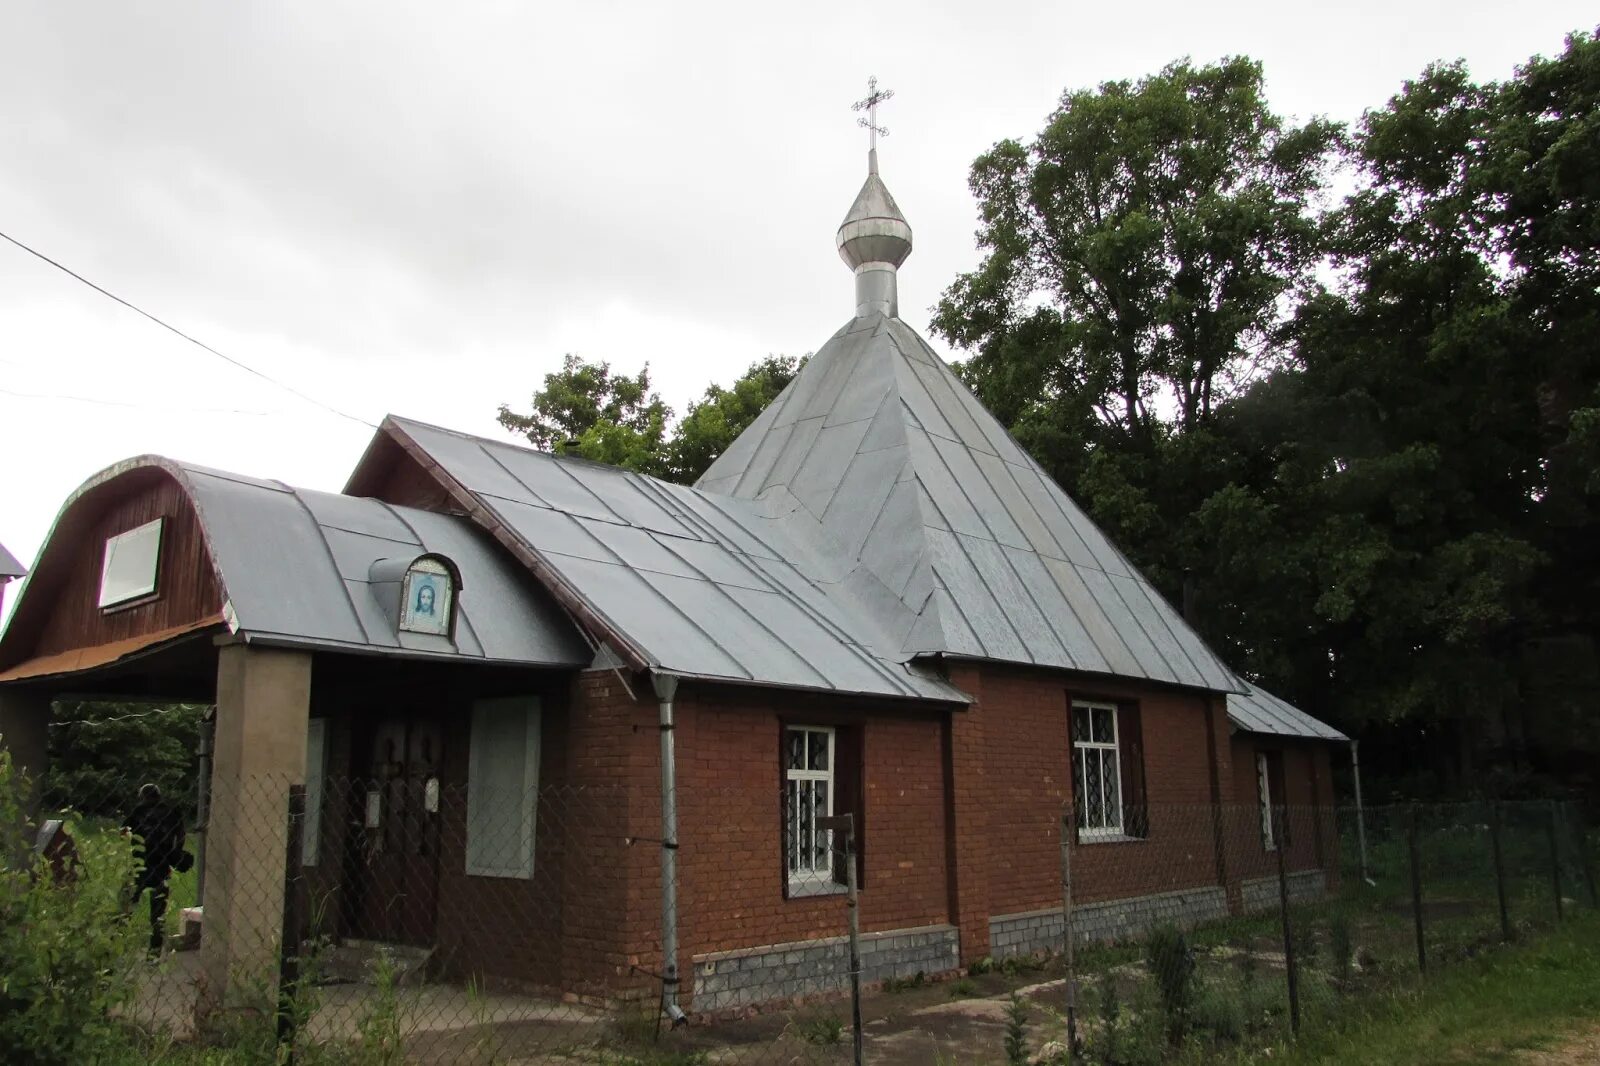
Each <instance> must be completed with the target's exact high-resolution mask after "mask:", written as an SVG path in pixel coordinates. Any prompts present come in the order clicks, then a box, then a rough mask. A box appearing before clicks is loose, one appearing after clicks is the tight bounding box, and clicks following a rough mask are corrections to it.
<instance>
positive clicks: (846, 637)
mask: <svg viewBox="0 0 1600 1066" xmlns="http://www.w3.org/2000/svg"><path fill="white" fill-rule="evenodd" d="M706 502H707V503H708V504H710V505H711V506H712V507H714V508H715V509H716V510H717V512H718V513H720V514H721V515H723V517H725V518H726V519H728V521H730V522H732V523H733V524H735V525H737V526H738V527H739V528H741V529H743V530H744V531H745V533H746V534H748V535H750V536H755V534H754V532H753V531H752V530H750V529H749V528H748V527H747V526H745V524H744V523H743V522H741V521H740V520H739V518H738V517H737V516H736V515H734V514H732V513H730V512H729V511H728V509H727V508H725V507H723V506H722V504H721V501H719V500H715V499H710V498H707V500H706ZM757 539H759V538H757ZM780 562H781V563H782V565H784V566H787V567H788V568H789V569H790V570H793V571H794V573H795V575H796V576H797V577H798V578H800V580H801V581H803V582H805V583H806V584H808V585H811V586H812V587H813V588H816V585H815V583H814V582H812V581H811V580H810V579H809V578H807V577H806V575H805V574H803V573H801V572H800V570H798V569H797V568H796V567H795V566H794V564H793V563H790V562H787V561H785V560H780ZM817 594H818V595H820V596H822V597H823V598H824V599H825V600H826V599H828V595H827V593H826V592H823V591H822V590H821V589H820V588H818V589H817ZM793 602H794V604H795V606H796V607H797V608H799V609H800V610H801V611H803V612H805V613H806V614H807V615H809V616H810V617H811V619H812V621H813V622H815V623H816V624H817V625H818V626H820V627H822V628H823V629H824V630H826V631H827V632H829V633H830V634H832V635H833V636H834V638H835V639H836V640H838V641H839V642H840V643H841V644H843V645H844V646H845V647H847V648H850V649H851V650H853V651H854V652H855V654H856V656H857V657H858V658H860V659H861V660H862V662H863V663H865V664H866V665H867V667H868V668H869V669H872V670H876V671H877V672H878V673H879V674H880V675H881V676H883V677H884V678H886V679H888V680H889V682H890V683H891V684H893V685H896V686H897V687H900V688H902V689H904V690H906V691H908V692H914V691H915V690H914V689H913V688H912V687H911V686H910V685H909V684H907V683H906V682H905V680H904V679H902V678H899V677H896V676H895V674H894V671H892V670H890V669H889V668H888V667H886V666H885V665H884V664H883V661H882V660H881V659H879V658H878V657H877V656H876V655H873V654H871V653H870V652H868V651H867V650H866V649H864V648H862V647H861V646H860V645H859V644H858V643H857V642H856V640H855V638H854V636H853V635H851V634H849V633H846V632H844V631H843V630H842V629H840V628H839V627H838V626H836V625H835V624H834V623H833V622H832V620H831V619H828V618H825V617H823V616H822V615H820V614H819V613H818V612H817V611H816V610H815V609H814V608H812V606H811V605H810V604H809V603H806V602H805V601H804V600H801V599H799V598H794V599H793ZM830 602H831V601H830Z"/></svg>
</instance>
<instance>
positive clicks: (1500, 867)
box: [1489, 800, 1511, 941]
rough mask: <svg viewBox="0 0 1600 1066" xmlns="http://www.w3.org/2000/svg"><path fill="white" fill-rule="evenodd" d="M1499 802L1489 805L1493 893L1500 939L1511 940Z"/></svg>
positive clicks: (1495, 801)
mask: <svg viewBox="0 0 1600 1066" xmlns="http://www.w3.org/2000/svg"><path fill="white" fill-rule="evenodd" d="M1500 830H1501V813H1500V801H1499V800H1493V801H1491V802H1490V804H1489V842H1490V844H1491V845H1492V846H1493V849H1494V891H1495V897H1496V899H1497V900H1498V901H1499V904H1500V938H1501V939H1502V940H1507V941H1509V940H1510V939H1511V909H1510V908H1509V907H1507V906H1506V860H1505V855H1504V854H1503V853H1502V851H1501V849H1500Z"/></svg>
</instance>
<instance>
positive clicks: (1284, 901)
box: [1273, 807, 1300, 1036]
mask: <svg viewBox="0 0 1600 1066" xmlns="http://www.w3.org/2000/svg"><path fill="white" fill-rule="evenodd" d="M1288 814H1289V810H1288V808H1287V807H1280V808H1278V818H1279V821H1278V824H1279V825H1280V826H1282V825H1284V824H1286V823H1287V822H1288ZM1273 835H1274V836H1275V837H1276V838H1277V839H1275V840H1274V841H1273V844H1274V845H1275V849H1274V850H1276V851H1277V853H1278V916H1279V918H1280V919H1281V920H1282V922H1283V969H1284V973H1285V975H1286V976H1287V980H1288V982H1289V1031H1290V1033H1292V1034H1293V1035H1295V1036H1299V1035H1300V974H1299V971H1298V968H1297V967H1296V965H1295V961H1294V926H1293V924H1292V921H1291V919H1290V917H1289V866H1288V860H1287V859H1286V858H1285V857H1284V852H1285V851H1287V850H1288V848H1287V847H1286V846H1285V842H1284V840H1283V832H1282V830H1281V829H1280V830H1278V831H1277V832H1276V833H1274V834H1273Z"/></svg>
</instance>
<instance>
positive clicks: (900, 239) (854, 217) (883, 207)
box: [837, 148, 911, 318]
mask: <svg viewBox="0 0 1600 1066" xmlns="http://www.w3.org/2000/svg"><path fill="white" fill-rule="evenodd" d="M837 243H838V246H839V257H840V258H841V259H843V260H844V261H845V263H846V264H847V265H848V266H849V267H850V269H851V270H853V271H855V275H856V316H857V317H858V318H859V317H862V316H865V315H869V314H883V315H888V316H889V317H890V318H899V317H900V301H899V295H898V292H897V286H896V275H895V271H896V270H898V269H899V267H900V264H901V263H904V262H905V261H906V257H907V256H909V255H910V254H911V224H910V223H909V222H907V221H906V218H905V216H904V215H902V214H901V213H900V207H899V205H897V204H896V203H895V202H894V197H893V196H891V195H890V194H889V187H888V186H887V185H885V184H884V183H883V179H882V178H880V177H879V176H878V152H877V149H876V148H874V149H873V150H872V151H870V152H868V153H867V180H866V182H865V183H864V184H863V185H862V186H861V191H860V192H859V193H857V194H856V199H855V203H853V204H851V205H850V210H849V212H848V213H847V214H846V215H845V216H844V222H843V224H841V225H840V226H839V234H838V239H837Z"/></svg>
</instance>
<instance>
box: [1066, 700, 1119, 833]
mask: <svg viewBox="0 0 1600 1066" xmlns="http://www.w3.org/2000/svg"><path fill="white" fill-rule="evenodd" d="M1072 795H1073V799H1074V800H1075V801H1076V802H1075V806H1076V807H1077V808H1078V835H1079V837H1096V836H1102V837H1104V836H1121V835H1122V759H1121V758H1120V755H1119V752H1118V748H1117V708H1116V705H1115V704H1111V703H1074V704H1073V705H1072Z"/></svg>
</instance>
